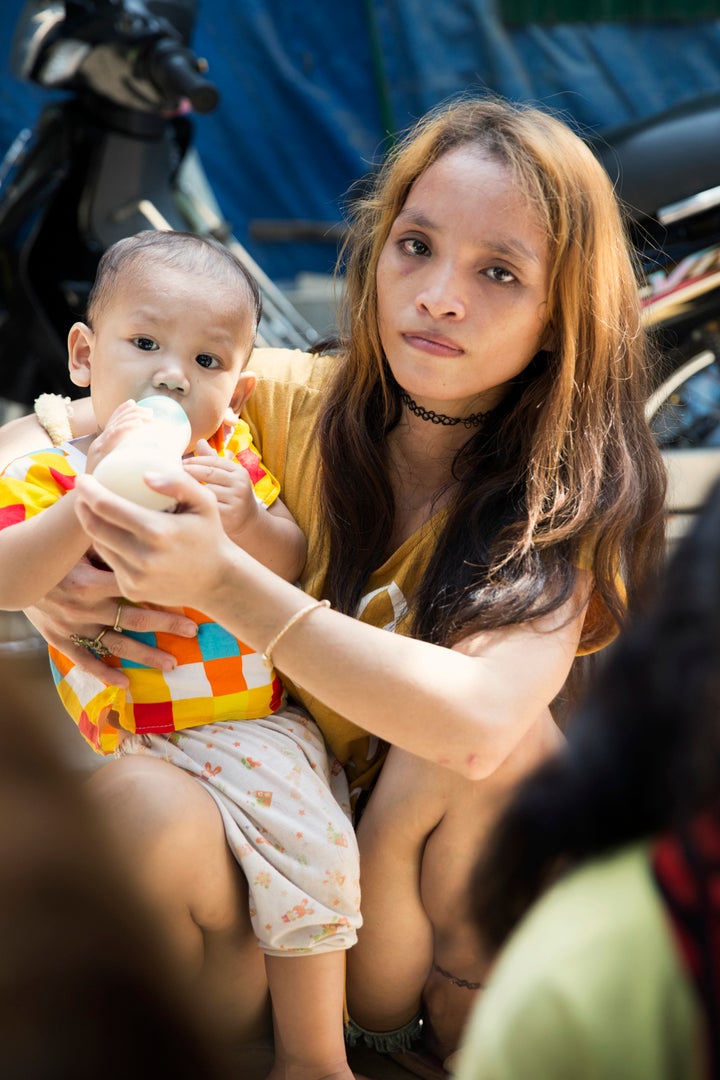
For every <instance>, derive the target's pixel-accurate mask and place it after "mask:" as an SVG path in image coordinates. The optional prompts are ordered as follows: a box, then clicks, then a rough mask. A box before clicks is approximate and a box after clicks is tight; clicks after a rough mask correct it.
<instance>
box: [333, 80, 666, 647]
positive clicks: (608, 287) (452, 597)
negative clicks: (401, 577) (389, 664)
mask: <svg viewBox="0 0 720 1080" xmlns="http://www.w3.org/2000/svg"><path fill="white" fill-rule="evenodd" d="M464 145H473V146H477V147H478V148H480V149H481V150H482V151H483V152H484V153H485V154H487V155H490V156H491V157H492V158H493V159H495V160H497V161H499V162H501V163H502V164H504V165H505V166H506V167H508V168H509V169H510V170H511V172H512V174H513V176H514V177H515V179H516V181H517V183H518V184H519V185H520V186H521V188H522V189H523V190H524V191H525V193H526V194H527V196H528V198H529V199H530V200H531V201H532V204H533V205H535V206H537V208H538V209H539V212H540V214H541V215H542V220H543V221H544V224H545V227H546V230H547V235H548V238H549V242H550V251H551V255H550V258H551V278H550V287H549V295H548V305H547V314H548V321H547V325H548V329H549V335H548V340H550V341H551V342H552V345H551V347H550V348H549V349H548V350H547V351H543V352H540V353H538V355H537V356H536V357H535V358H534V360H533V361H532V363H531V364H530V365H529V367H528V368H527V369H526V371H525V372H523V373H522V375H521V376H520V377H519V378H518V379H516V380H515V381H514V383H513V385H512V386H511V387H510V388H509V392H508V394H507V395H506V397H505V399H504V400H503V402H502V403H501V405H500V406H499V407H498V408H497V409H495V410H494V412H493V413H492V414H491V417H490V420H489V422H488V423H487V424H486V425H485V426H484V427H483V428H482V429H481V430H480V431H478V432H477V433H475V434H473V435H471V436H470V437H469V438H468V441H467V442H466V443H465V445H464V446H463V447H462V448H461V450H460V451H459V453H458V454H457V456H456V458H455V461H454V465H453V471H452V475H451V476H448V485H452V492H451V501H450V506H449V510H448V513H447V517H446V520H445V525H444V528H443V530H442V532H441V534H440V535H439V537H438V539H437V543H436V545H435V550H434V553H433V556H432V558H431V561H430V564H429V566H428V568H427V570H426V572H425V574H424V578H423V580H422V583H421V585H420V588H419V590H418V593H417V595H416V596H414V597H411V598H408V600H409V602H410V606H411V610H412V611H413V626H412V632H413V633H415V634H416V635H418V636H420V637H423V638H424V639H426V640H430V641H435V642H439V643H442V644H451V643H453V642H455V641H457V640H459V639H460V638H462V637H464V636H466V635H467V634H469V633H473V632H475V631H478V630H481V629H486V628H489V627H496V626H501V625H507V624H511V623H518V622H522V621H525V620H527V619H529V618H534V617H537V616H539V615H542V614H544V613H547V612H549V611H552V610H554V609H556V608H557V607H559V606H560V605H561V604H562V603H563V602H564V601H565V600H567V599H568V597H569V596H570V595H571V594H572V592H573V588H574V586H575V583H576V579H577V570H578V566H579V565H583V566H587V567H588V568H590V569H591V570H592V571H593V573H594V577H595V582H596V587H597V589H598V590H599V593H600V595H601V596H602V598H603V600H604V605H600V607H603V608H604V610H603V612H602V613H601V615H600V619H599V621H597V620H596V621H595V622H594V634H595V637H596V639H603V640H605V639H606V638H607V636H608V634H609V633H612V631H613V629H614V628H615V625H616V624H617V623H619V622H620V621H621V620H622V618H623V616H624V613H625V610H626V606H627V603H628V601H629V602H630V603H633V601H634V600H635V599H636V597H637V596H638V595H640V594H641V593H642V591H643V590H644V589H645V588H646V586H647V585H648V584H649V583H650V582H651V581H653V580H654V579H655V577H656V575H657V572H658V569H659V567H660V565H661V564H662V561H663V556H664V497H665V471H664V467H663V464H662V460H661V457H660V455H659V452H658V450H657V448H656V446H655V443H654V440H653V438H652V435H651V432H650V430H649V427H648V425H647V423H646V420H645V416H644V405H645V400H646V397H647V375H648V346H647V342H646V338H645V335H644V333H643V330H642V326H641V322H640V311H639V303H638V288H637V276H636V268H635V264H634V261H633V256H632V251H631V248H630V246H629V243H628V240H627V236H626V232H625V227H624V222H623V218H622V214H621V210H620V207H619V206H618V203H617V200H616V198H615V195H614V193H613V191H612V187H611V184H610V181H609V179H608V177H607V175H606V174H605V172H604V170H603V169H602V167H601V166H600V164H599V163H598V162H597V160H596V159H595V157H594V156H593V154H592V152H591V151H590V150H589V149H588V148H587V146H586V145H585V144H584V143H583V142H582V140H581V139H580V138H579V137H578V136H577V135H575V134H574V133H573V132H572V131H571V130H570V128H569V127H568V126H567V125H566V124H564V123H563V122H561V121H560V120H558V119H556V118H555V117H553V116H551V115H550V114H548V113H545V112H544V111H542V110H538V109H536V108H531V107H528V106H517V105H512V104H508V103H506V102H502V101H497V100H487V99H480V100H478V99H468V98H461V99H459V100H456V101H453V102H452V103H450V104H447V105H444V106H442V107H441V108H439V109H437V110H435V111H434V112H432V113H431V114H430V115H429V116H427V117H426V118H424V119H423V120H422V121H421V122H420V123H418V124H417V125H416V126H415V127H414V128H413V129H412V130H411V131H410V132H409V133H408V134H407V136H406V137H405V138H404V139H402V140H401V141H400V142H399V143H398V144H397V145H396V146H395V147H394V148H393V150H392V151H391V153H390V154H389V155H388V158H387V160H386V162H385V164H384V166H383V167H382V168H381V169H380V170H379V171H378V173H377V174H376V176H375V177H374V180H373V182H372V184H371V186H370V188H369V190H367V191H366V192H365V193H364V194H363V195H362V196H361V197H358V198H357V199H356V201H355V203H354V206H353V208H352V221H351V230H350V234H349V240H348V244H347V248H346V251H345V252H344V259H345V267H346V285H347V288H346V307H345V320H344V330H345V333H344V335H343V336H344V341H343V348H342V354H343V356H342V359H341V360H339V361H338V370H337V374H336V377H335V381H334V385H333V387H332V390H331V393H330V396H329V400H328V402H327V405H326V408H325V410H324V414H323V416H322V419H321V435H320V439H321V446H322V462H323V468H322V498H323V503H324V509H325V516H326V520H327V522H328V531H329V542H330V550H331V559H330V566H331V569H330V574H329V578H328V581H327V585H326V588H327V595H329V597H330V599H331V600H332V601H333V603H334V604H335V605H336V606H337V607H338V608H339V609H340V610H342V611H346V612H349V613H354V612H355V610H356V608H357V604H358V601H359V600H360V598H361V596H362V594H363V591H364V589H365V586H366V584H367V581H368V578H369V576H370V574H371V573H372V572H373V570H375V569H376V568H377V566H378V565H380V564H381V563H382V562H383V561H384V559H385V558H386V557H387V554H388V545H389V541H390V536H391V532H392V527H393V519H394V504H393V496H392V492H391V490H390V486H389V484H388V480H387V470H386V464H387V463H386V458H385V437H386V436H387V434H388V432H389V431H390V430H391V429H392V428H393V426H394V425H395V424H396V423H397V422H398V418H399V415H400V401H399V396H398V395H399V389H398V387H397V385H396V384H395V383H394V380H393V378H392V375H391V372H390V370H389V367H388V365H387V363H386V361H385V358H384V356H383V350H382V345H381V342H380V335H379V329H378V318H377V289H376V271H377V264H378V259H379V256H380V253H381V251H382V249H383V246H384V244H385V242H386V240H387V237H388V234H389V231H390V228H391V226H392V223H393V222H394V220H395V218H396V217H397V214H398V212H399V211H400V210H401V208H402V207H403V205H404V203H405V201H406V199H407V196H408V193H409V191H410V189H411V187H412V185H413V184H414V183H415V181H416V180H417V179H418V178H419V177H420V176H421V175H422V174H423V173H424V172H425V171H426V170H427V169H428V168H429V167H430V166H431V165H432V164H433V162H435V161H437V160H438V158H440V157H441V156H442V155H443V154H445V153H447V152H448V151H450V150H453V149H455V148H457V147H459V146H464ZM593 643H594V642H593V640H591V639H588V637H587V635H586V637H585V639H584V640H583V641H582V642H581V645H582V646H584V647H585V648H591V647H592V645H593Z"/></svg>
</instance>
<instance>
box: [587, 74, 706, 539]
mask: <svg viewBox="0 0 720 1080" xmlns="http://www.w3.org/2000/svg"><path fill="white" fill-rule="evenodd" d="M718 132H720V95H712V96H708V97H706V98H703V99H701V100H696V101H692V102H689V103H686V104H684V105H681V106H678V107H676V108H674V109H670V110H668V111H666V112H663V113H661V114H659V115H657V116H654V117H650V118H649V119H648V120H644V121H640V122H638V123H634V124H631V125H627V126H624V127H622V128H619V129H616V130H614V131H611V132H608V133H606V134H605V135H604V136H603V137H602V138H598V139H595V140H592V141H591V146H592V149H593V150H594V151H595V153H596V155H597V156H598V157H599V159H600V160H601V162H602V163H603V165H604V166H605V168H606V169H607V171H608V173H609V174H610V176H611V178H612V179H613V181H614V183H615V187H616V191H617V193H618V195H619V196H620V198H621V199H622V201H623V202H624V204H625V206H626V208H627V210H628V212H629V221H630V228H631V234H632V238H633V241H634V245H635V248H636V250H637V252H638V253H639V256H640V259H641V264H642V271H643V277H644V285H643V287H642V289H641V292H640V302H641V305H642V312H643V319H644V322H645V324H646V326H647V327H648V329H649V331H650V334H651V337H653V338H654V341H655V344H656V346H657V350H656V352H657V355H658V356H659V362H658V364H657V369H656V371H655V372H654V373H653V375H654V388H653V393H652V395H651V397H650V400H649V401H648V405H647V416H648V419H649V421H650V424H651V426H652V428H653V432H654V434H655V439H656V441H657V443H658V445H659V447H660V449H661V450H662V453H663V457H664V460H665V464H666V466H667V469H668V476H669V494H668V511H669V514H668V532H669V538H670V543H674V542H675V540H676V539H677V538H679V536H680V535H682V533H683V532H684V531H685V530H686V529H687V526H688V524H689V522H690V520H691V519H692V516H693V515H694V514H695V513H696V512H697V511H698V509H699V508H700V507H701V506H702V504H703V502H704V500H705V498H706V496H707V493H708V491H709V488H710V487H711V485H712V484H713V482H714V481H715V480H716V479H717V478H718V477H720V145H719V143H718V139H717V134H718Z"/></svg>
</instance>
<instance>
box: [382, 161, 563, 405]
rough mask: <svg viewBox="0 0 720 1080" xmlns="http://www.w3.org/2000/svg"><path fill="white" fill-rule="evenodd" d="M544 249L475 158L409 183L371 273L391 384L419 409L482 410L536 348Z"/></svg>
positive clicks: (520, 199) (546, 275) (489, 168)
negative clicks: (420, 406) (413, 400)
mask: <svg viewBox="0 0 720 1080" xmlns="http://www.w3.org/2000/svg"><path fill="white" fill-rule="evenodd" d="M549 279H550V249H549V243H548V238H547V236H546V233H545V230H544V228H543V225H542V222H541V220H540V215H539V213H538V210H537V208H536V207H535V206H534V205H533V204H532V203H531V202H530V201H529V200H528V198H527V197H526V196H525V195H524V194H523V193H522V192H521V191H519V190H518V188H517V186H515V184H514V182H513V179H512V176H511V173H510V170H509V169H508V168H507V166H505V165H503V164H501V163H499V162H497V161H495V160H494V159H493V158H491V157H489V156H488V155H487V154H486V153H485V152H484V151H483V150H482V148H480V147H477V146H463V147H459V148H458V149H455V150H452V151H449V152H448V153H447V154H445V155H444V156H443V157H442V158H440V159H439V160H438V161H436V162H435V164H433V165H431V166H430V168H429V169H428V170H427V171H426V172H425V173H423V175H422V176H421V177H420V178H419V179H418V180H417V181H416V183H415V184H414V185H413V187H412V188H411V190H410V194H409V195H408V198H407V201H406V203H405V205H404V206H403V208H402V210H401V211H400V213H399V214H398V216H397V218H396V220H395V222H394V224H393V226H392V229H391V231H390V235H389V236H388V239H387V241H386V243H385V246H384V247H383V250H382V252H381V254H380V259H379V261H378V268H377V293H378V321H379V329H380V338H381V341H382V345H383V349H384V352H385V356H386V358H387V361H388V364H389V365H390V368H391V370H392V373H393V375H394V377H395V379H396V380H397V382H398V383H399V384H400V386H402V387H403V388H404V389H405V390H407V392H408V393H409V394H410V395H411V397H413V398H415V400H416V401H418V402H419V403H420V404H422V405H424V406H425V407H426V408H432V409H435V410H436V411H437V412H444V413H447V414H450V415H453V416H466V415H468V414H469V413H471V412H475V411H477V410H480V409H487V408H491V407H493V406H494V405H495V404H497V402H498V401H499V400H500V399H501V397H502V396H503V393H504V386H505V384H506V383H507V381H508V380H509V379H512V378H513V377H514V376H516V375H518V373H519V372H521V371H522V370H523V369H524V368H525V367H526V366H527V364H528V363H529V362H530V360H531V359H532V358H533V356H534V355H535V354H536V353H537V352H538V350H539V349H540V348H542V346H543V344H545V338H546V336H547V335H546V324H545V311H546V306H547V294H548V284H549Z"/></svg>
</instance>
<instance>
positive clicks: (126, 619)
mask: <svg viewBox="0 0 720 1080" xmlns="http://www.w3.org/2000/svg"><path fill="white" fill-rule="evenodd" d="M121 596H122V589H121V588H120V587H119V585H118V581H117V578H116V577H115V574H113V573H112V571H109V570H100V569H98V568H97V567H95V566H93V565H92V563H91V562H90V561H89V559H82V560H81V561H80V562H79V563H78V564H77V565H76V566H75V568H74V569H73V570H71V572H70V573H69V574H68V575H67V577H65V578H64V580H63V581H61V582H60V584H59V585H57V586H56V588H54V589H53V590H52V591H51V592H50V593H48V595H47V596H46V597H44V599H43V600H42V602H41V603H39V604H37V605H35V606H34V607H32V608H28V609H27V610H26V612H25V614H26V615H27V617H28V618H29V619H30V621H31V623H32V624H33V626H35V627H36V628H37V629H38V630H39V632H40V633H41V634H42V636H43V637H44V638H45V640H46V641H47V642H48V643H49V644H50V645H53V646H55V648H57V649H59V650H61V652H63V653H64V654H65V655H66V656H68V657H70V659H71V660H73V661H74V662H75V663H76V664H78V665H79V666H80V667H81V668H83V669H84V670H85V671H88V672H90V673H91V674H93V675H96V676H97V677H98V678H100V679H102V680H103V681H104V682H106V683H111V684H112V685H114V686H123V687H124V686H127V684H128V680H127V677H126V676H125V675H124V674H123V673H122V671H121V670H120V669H119V668H113V667H108V665H107V664H103V662H102V661H101V660H98V659H97V657H95V656H94V655H93V654H92V653H91V652H89V651H88V650H87V649H84V648H82V647H81V646H79V645H76V644H75V643H74V642H73V641H71V640H70V635H71V634H79V635H80V636H82V637H87V638H94V637H96V636H97V635H98V634H99V633H100V631H101V630H102V629H103V628H104V627H107V626H110V627H112V626H113V625H114V623H115V619H116V616H117V614H118V604H119V603H120V602H121V601H120V597H121ZM119 625H120V627H121V629H123V630H134V631H141V632H142V631H150V632H153V631H154V632H164V633H170V634H179V635H181V636H182V637H194V636H195V634H196V633H197V626H196V625H195V623H194V622H193V621H192V620H191V619H188V618H186V617H185V616H184V615H179V614H174V613H172V612H169V611H155V610H154V609H150V608H142V607H134V606H132V605H130V604H125V603H124V604H123V605H122V611H121V614H120V621H119ZM103 644H104V645H105V646H106V647H107V648H108V649H109V650H110V652H111V653H112V654H113V655H114V656H121V657H123V658H124V659H126V660H132V661H133V662H135V663H138V664H143V665H144V666H146V667H156V668H161V669H162V670H165V671H167V670H170V669H172V668H173V667H174V666H175V661H174V659H173V657H172V656H171V655H170V654H169V653H166V652H163V651H162V650H161V649H156V648H154V647H153V646H152V645H147V644H145V643H144V642H141V641H136V640H134V639H133V638H129V637H126V636H125V635H124V634H121V633H115V632H114V631H113V630H109V631H108V632H107V633H106V634H105V635H104V636H103Z"/></svg>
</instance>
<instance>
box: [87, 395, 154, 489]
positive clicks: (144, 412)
mask: <svg viewBox="0 0 720 1080" xmlns="http://www.w3.org/2000/svg"><path fill="white" fill-rule="evenodd" d="M152 418H153V414H152V409H147V408H145V407H144V406H140V405H138V404H137V402H135V401H133V400H132V399H130V400H129V401H124V402H123V403H122V405H118V407H117V409H116V410H115V412H114V413H113V414H112V416H111V417H110V419H109V420H108V422H107V424H106V425H105V427H104V428H103V430H102V431H101V432H100V434H99V435H98V436H97V437H96V438H94V439H93V441H92V443H91V444H90V449H89V450H88V455H87V466H86V469H85V471H86V472H87V473H93V472H94V471H95V469H96V468H97V466H98V464H99V463H100V462H101V461H102V459H103V458H104V457H106V456H107V455H108V454H109V453H110V451H111V450H114V449H115V447H116V446H117V445H118V443H120V442H122V440H123V439H124V438H125V436H126V435H127V433H128V431H131V430H132V429H133V428H137V427H140V425H141V424H147V423H148V422H149V421H150V420H152Z"/></svg>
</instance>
